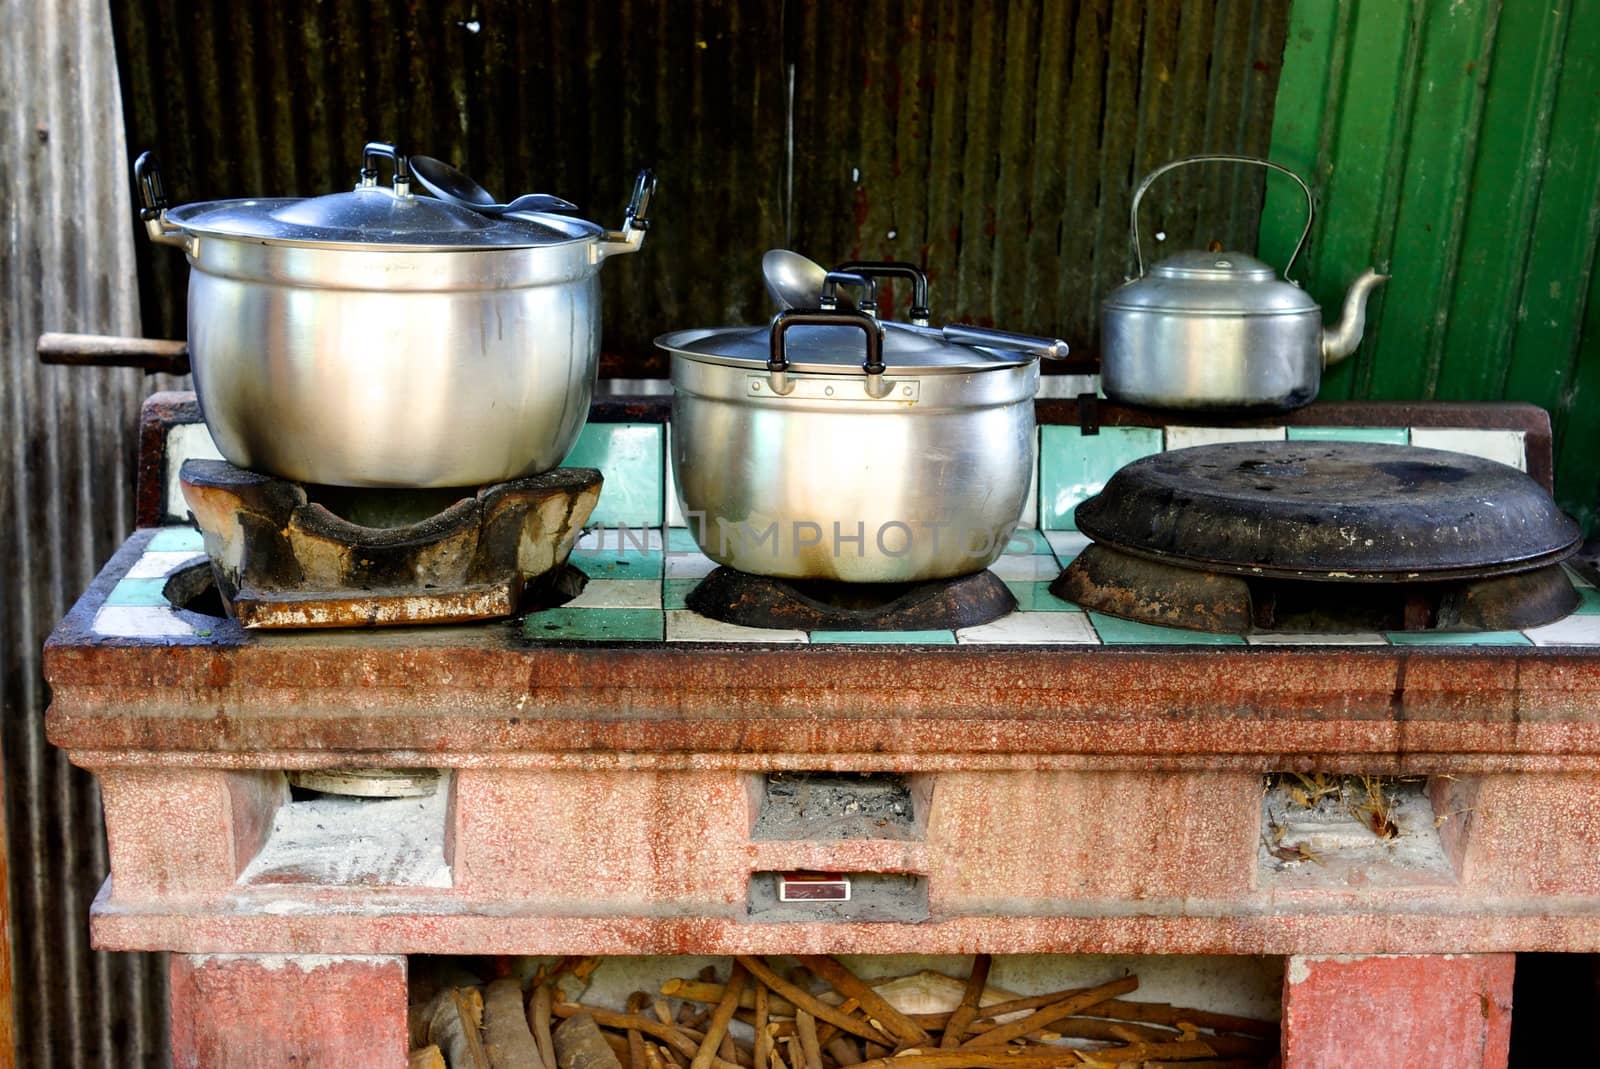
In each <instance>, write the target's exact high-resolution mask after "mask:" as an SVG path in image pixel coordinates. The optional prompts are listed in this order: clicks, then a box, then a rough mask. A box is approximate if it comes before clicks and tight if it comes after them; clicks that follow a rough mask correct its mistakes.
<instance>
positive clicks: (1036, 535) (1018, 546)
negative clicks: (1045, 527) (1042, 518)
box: [1006, 527, 1050, 557]
mask: <svg viewBox="0 0 1600 1069" xmlns="http://www.w3.org/2000/svg"><path fill="white" fill-rule="evenodd" d="M1049 552H1050V543H1049V542H1048V541H1047V540H1046V539H1045V537H1044V532H1043V531H1040V530H1036V529H1035V528H1032V527H1018V528H1017V529H1016V530H1015V531H1012V532H1011V537H1010V538H1008V539H1006V555H1007V556H1018V557H1020V556H1024V555H1033V554H1038V553H1049Z"/></svg>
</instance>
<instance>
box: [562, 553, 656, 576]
mask: <svg viewBox="0 0 1600 1069" xmlns="http://www.w3.org/2000/svg"><path fill="white" fill-rule="evenodd" d="M569 559H570V560H571V562H572V564H573V565H574V566H575V567H576V568H578V569H579V570H580V571H582V572H583V574H584V575H587V576H588V577H589V578H591V579H660V578H661V551H660V550H659V549H652V550H651V551H649V552H648V553H638V552H634V551H629V552H626V553H618V552H617V551H616V550H614V549H613V550H608V551H604V552H598V553H574V554H573V555H572V556H571V557H570V558H569Z"/></svg>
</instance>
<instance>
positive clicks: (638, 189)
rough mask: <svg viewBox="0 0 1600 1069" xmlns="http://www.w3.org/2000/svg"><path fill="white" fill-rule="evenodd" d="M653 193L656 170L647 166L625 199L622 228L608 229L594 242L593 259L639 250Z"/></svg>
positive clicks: (648, 220) (648, 216)
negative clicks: (626, 208) (628, 197)
mask: <svg viewBox="0 0 1600 1069" xmlns="http://www.w3.org/2000/svg"><path fill="white" fill-rule="evenodd" d="M655 195H656V173H655V172H654V171H652V170H650V168H648V167H646V168H645V169H644V170H642V171H640V172H639V177H638V178H636V179H634V182H633V196H632V198H630V199H629V201H628V211H627V213H626V214H625V215H624V216H623V217H622V229H621V230H607V231H606V232H605V233H604V234H603V235H601V237H600V240H599V242H598V243H596V245H595V253H594V258H595V262H596V263H599V262H601V261H602V260H604V259H606V258H607V257H608V256H621V255H622V254H623V253H627V252H638V251H639V246H641V245H643V244H644V232H645V231H646V230H649V229H650V202H651V201H652V200H654V199H655Z"/></svg>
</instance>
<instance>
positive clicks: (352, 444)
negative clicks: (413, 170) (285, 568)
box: [135, 143, 654, 487]
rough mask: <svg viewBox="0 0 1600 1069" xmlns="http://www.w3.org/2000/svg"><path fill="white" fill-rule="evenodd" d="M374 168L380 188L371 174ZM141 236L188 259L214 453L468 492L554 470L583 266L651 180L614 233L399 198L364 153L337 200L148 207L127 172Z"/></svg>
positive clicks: (401, 182) (590, 333)
mask: <svg viewBox="0 0 1600 1069" xmlns="http://www.w3.org/2000/svg"><path fill="white" fill-rule="evenodd" d="M384 158H388V159H390V160H391V161H392V163H393V168H394V183H393V186H392V188H389V187H385V186H381V185H379V184H378V181H377V177H378V172H377V166H378V164H379V162H380V161H381V160H382V159H384ZM135 174H136V176H137V178H138V180H139V185H140V190H141V195H142V198H143V201H144V209H143V211H142V212H141V213H140V217H141V218H142V219H143V220H144V221H145V226H146V229H147V231H148V233H149V235H150V237H151V239H152V240H154V241H158V242H162V243H165V244H171V245H177V246H180V247H181V248H182V249H183V250H184V252H185V253H186V254H187V256H188V260H189V264H190V274H189V355H190V360H191V362H192V364H193V368H194V381H195V390H196V392H197V393H198V395H199V399H200V407H201V410H202V412H203V413H204V415H205V420H206V425H207V427H209V428H210V430H211V436H212V438H213V439H214V440H215V441H216V443H217V448H218V449H219V450H221V452H222V455H223V456H224V457H225V458H227V459H228V460H229V461H230V462H232V463H233V464H235V465H237V466H239V467H242V468H248V469H251V470H255V471H261V472H266V473H270V474H273V475H277V476H281V477H283V478H287V479H294V480H297V481H301V482H312V483H328V484H333V485H340V486H414V487H430V486H472V485H481V484H484V483H492V482H499V481H502V480H505V479H511V478H516V477H519V476H523V475H530V474H534V473H537V472H541V471H546V470H548V469H550V468H553V467H555V466H556V465H558V464H559V463H561V461H562V459H563V458H564V457H565V456H566V454H567V452H568V450H569V449H571V447H572V444H573V442H574V441H575V440H576V438H577V435H578V432H579V431H580V430H581V429H582V427H583V423H584V420H585V419H586V418H587V417H588V413H589V401H590V397H591V395H592V393H593V390H594V383H595V379H596V376H597V373H598V364H599V347H600V289H599V280H598V277H597V275H598V272H599V269H600V264H601V263H602V262H603V261H604V260H605V259H606V258H607V257H610V256H614V255H617V254H619V253H627V252H633V251H635V250H637V249H638V248H639V246H640V244H641V243H642V241H643V238H644V231H645V228H646V226H647V225H648V224H647V221H646V219H647V211H648V206H649V200H650V197H651V194H652V192H653V189H654V179H653V177H652V176H651V175H650V173H649V172H644V173H642V174H641V175H640V176H639V181H638V184H637V186H636V187H635V190H634V198H633V203H632V205H631V206H630V208H629V210H628V215H627V219H626V222H625V223H624V224H623V227H622V229H621V230H620V231H606V230H604V229H602V228H601V227H599V226H597V225H595V224H594V223H590V222H585V221H583V220H580V219H573V218H568V217H564V216H559V215H552V214H543V213H520V212H519V213H514V214H506V215H499V216H490V215H487V214H482V213H480V212H477V211H472V210H469V209H467V208H463V207H459V206H457V205H454V204H449V203H446V202H444V201H442V200H437V199H434V198H432V197H427V196H414V195H413V194H412V192H411V183H410V174H409V170H408V167H407V163H406V158H405V156H403V155H401V154H400V153H398V152H396V151H395V150H394V148H393V147H392V146H389V145H385V144H381V143H373V144H369V145H368V146H367V147H366V150H365V154H364V159H363V167H362V172H361V181H360V184H359V185H358V186H357V187H356V188H355V190H354V191H353V192H348V193H338V194H333V195H330V196H324V197H315V198H310V199H276V200H226V201H213V202H208V203H201V204H188V205H184V206H182V207H178V208H171V209H169V208H168V207H167V203H166V196H165V192H164V190H163V189H162V185H161V180H160V175H159V172H158V171H157V169H156V167H155V163H154V161H153V160H152V159H150V157H149V154H148V153H147V154H146V155H145V156H142V157H140V160H139V162H138V163H137V164H136V165H135Z"/></svg>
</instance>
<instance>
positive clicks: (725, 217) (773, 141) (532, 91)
mask: <svg viewBox="0 0 1600 1069" xmlns="http://www.w3.org/2000/svg"><path fill="white" fill-rule="evenodd" d="M112 10H113V14H114V21H115V23H116V26H117V35H118V50H119V55H120V56H121V57H122V77H123V86H124V90H125V94H126V97H127V100H128V102H129V117H128V131H129V139H130V145H131V147H132V148H134V149H140V148H145V147H152V148H155V149H157V150H158V151H160V153H161V154H162V157H163V163H164V166H165V168H166V171H167V174H168V179H169V181H168V187H169V189H170V190H171V192H172V193H173V195H174V196H175V197H176V198H178V199H179V200H196V199H205V198H212V197H223V196H243V195H274V196H276V195H311V194H317V193H324V192H330V191H333V190H335V189H339V188H343V187H344V186H346V185H348V184H349V183H350V181H351V180H352V178H353V175H354V169H355V167H356V166H357V154H358V152H359V149H360V146H361V144H362V142H363V141H365V140H367V139H369V138H373V137H386V138H393V139H395V140H396V141H397V142H398V143H400V144H401V145H403V146H405V147H407V148H410V149H414V150H415V151H419V152H427V153H429V154H432V155H436V156H439V157H442V158H444V159H447V160H451V161H453V162H456V163H458V164H460V165H462V166H463V167H465V168H466V169H467V170H468V171H469V172H470V173H472V174H473V175H475V176H476V177H478V178H479V180H480V181H482V182H483V183H484V184H485V185H486V186H487V187H488V188H489V189H491V190H494V191H495V192H497V193H499V194H502V195H507V196H509V195H512V194H515V193H518V192H523V191H527V190H532V189H540V190H548V191H551V192H555V193H559V194H561V195H562V196H565V197H568V198H569V199H572V200H574V201H576V202H578V203H579V204H580V205H581V206H582V209H583V211H584V213H585V214H586V215H587V216H588V217H589V218H592V219H596V220H597V221H600V222H603V223H607V224H608V225H615V224H616V222H617V221H619V220H620V212H621V209H622V206H623V203H624V201H625V199H626V197H627V193H628V183H629V181H630V178H631V175H632V174H633V173H634V169H635V168H636V167H637V166H639V165H640V164H646V163H648V164H651V165H653V166H655V167H656V168H657V170H658V172H659V174H660V178H661V197H660V199H659V211H658V212H657V213H656V221H655V223H654V227H653V229H652V232H651V239H650V247H649V248H648V250H647V251H646V254H645V255H644V256H641V257H635V258H633V259H632V260H630V261H629V262H627V263H619V264H618V265H617V268H616V269H615V270H608V271H607V272H606V273H605V276H604V278H603V287H604V293H605V302H606V319H605V337H604V346H605V349H606V351H607V354H608V359H607V362H606V365H605V366H606V370H607V372H608V373H612V374H621V375H627V374H640V373H645V372H649V371H658V372H659V371H660V370H661V369H662V367H663V365H662V362H661V361H660V359H659V358H658V357H656V356H654V355H653V350H652V347H651V344H650V342H651V339H652V338H653V337H654V336H655V335H657V334H659V333H661V332H663V331H665V330H669V329H674V328H681V327H686V326H696V325H704V324H712V323H719V322H731V321H744V322H750V321H757V320H758V319H760V318H764V316H765V315H766V312H767V307H766V301H765V297H764V296H763V294H762V287H761V284H760V279H759V277H758V274H757V272H758V266H759V259H760V254H761V252H762V251H763V250H765V249H766V248H769V247H771V246H775V245H783V244H788V245H792V246H794V247H796V248H799V249H800V250H802V251H804V252H807V253H808V254H810V255H811V256H813V257H814V258H815V259H817V260H819V261H827V262H838V261H842V260H846V259H863V258H866V259H903V260H911V261H913V262H916V263H919V264H922V265H923V266H925V267H926V268H927V269H928V272H929V274H930V276H931V277H932V279H933V281H934V290H933V293H934V309H935V312H936V314H937V315H938V317H939V318H941V319H944V320H957V319H959V320H968V321H972V322H978V323H985V324H995V323H998V324H1003V325H1006V326H1011V327H1016V328H1018V329H1022V328H1026V329H1029V330H1033V331H1037V332H1043V333H1048V334H1050V335H1052V336H1057V337H1064V338H1066V339H1068V340H1069V341H1070V342H1071V343H1072V344H1073V345H1074V347H1075V348H1077V349H1079V350H1083V351H1090V350H1091V348H1092V345H1093V341H1094V322H1095V307H1096V304H1097V302H1098V299H1099V297H1100V295H1101V294H1102V293H1103V292H1104V291H1105V290H1106V289H1107V288H1109V287H1110V286H1113V285H1115V284H1116V283H1118V282H1120V281H1121V280H1122V279H1123V277H1124V274H1125V273H1126V272H1127V271H1128V270H1130V269H1131V257H1130V256H1129V253H1128V248H1129V246H1128V233H1127V215H1128V207H1129V197H1130V192H1131V188H1132V186H1133V184H1134V183H1135V182H1136V181H1137V180H1138V179H1139V177H1140V176H1141V175H1142V174H1143V173H1144V172H1146V171H1147V170H1149V169H1151V168H1152V167H1154V166H1155V165H1156V164H1159V163H1161V162H1162V161H1164V160H1166V159H1169V158H1171V157H1172V156H1175V155H1178V154H1180V153H1184V152H1191V151H1199V150H1202V149H1204V150H1211V151H1236V152H1254V153H1261V152H1264V151H1265V149H1266V147H1267V143H1268V136H1269V130H1270V119H1271V110H1272V101H1273V96H1274V92H1275V88H1276V84H1277V77H1278V69H1279V62H1280V57H1281V55H1282V51H1283V40H1284V32H1285V24H1286V22H1287V10H1286V5H1283V4H1277V3H1267V2H1264V0H1193V2H1180V0H1159V2H1154V3H1142V2H1136V0H1081V2H1078V3H1044V2H1042V0H1016V2H1011V3H1003V2H997V0H983V2H980V3H971V2H969V0H907V2H905V3H900V4H869V5H866V6H865V7H864V8H862V9H861V10H860V11H859V12H851V13H850V14H849V15H848V16H847V15H845V14H844V13H842V12H839V11H836V10H834V9H832V8H830V7H828V6H827V5H817V4H790V5H785V6H784V7H783V8H782V11H783V15H782V17H777V16H776V14H775V12H776V9H774V8H772V7H771V5H767V4H760V3H755V2H752V0H692V2H683V3H673V4H647V3H641V2H638V0H622V2H618V3H602V4H538V5H530V4H527V3H525V2H522V0H417V2H410V3H405V4H402V3H399V2H398V0H391V2H380V3H375V4H371V5H365V6H362V5H354V4H330V3H319V2H315V0H286V2H285V3H281V4H275V5H273V6H272V8H271V10H270V11H267V12H250V11H248V10H247V9H245V8H241V7H240V6H239V5H237V4H231V3H223V2H221V0H205V2H202V3H200V4H179V3H176V2H175V0H113V3H112ZM618 28H624V29H618ZM1260 200H1261V178H1260V176H1259V175H1256V174H1253V173H1233V172H1230V171H1228V170H1226V169H1221V168H1216V169H1213V168H1207V169H1205V170H1203V171H1199V172H1197V173H1195V174H1193V175H1186V176H1184V177H1183V178H1182V179H1180V180H1174V181H1173V182H1172V183H1171V184H1170V185H1164V186H1162V187H1160V188H1158V189H1156V190H1154V191H1153V193H1152V196H1151V198H1150V200H1149V201H1148V203H1149V205H1150V207H1149V208H1148V209H1146V211H1147V212H1148V221H1150V222H1151V223H1152V224H1153V225H1152V228H1151V229H1152V232H1155V231H1161V232H1162V233H1164V234H1165V235H1166V236H1167V240H1168V242H1169V243H1172V244H1173V245H1174V246H1175V247H1190V246H1192V245H1194V244H1196V243H1203V242H1204V241H1206V240H1208V239H1212V238H1215V239H1217V240H1220V241H1222V242H1224V243H1225V244H1227V245H1228V246H1230V247H1253V244H1254V241H1255V232H1256V215H1257V207H1258V206H1259V204H1260ZM138 255H139V260H140V271H141V275H142V277H143V279H144V313H145V320H146V323H147V324H148V325H149V328H150V332H151V333H152V334H153V335H158V336H162V337H181V336H182V335H183V295H184V271H185V268H184V265H183V261H182V259H181V257H179V256H177V255H176V254H175V253H173V252H172V251H171V250H152V249H150V248H148V247H146V246H143V245H141V247H140V250H139V253H138ZM888 296H889V297H890V299H891V301H895V302H898V304H899V305H900V307H901V310H902V312H903V310H904V305H905V304H906V303H907V299H908V295H907V294H905V293H903V292H899V293H891V294H889V295H888Z"/></svg>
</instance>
